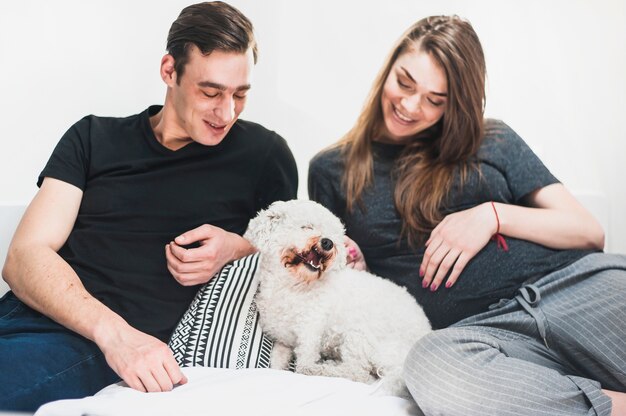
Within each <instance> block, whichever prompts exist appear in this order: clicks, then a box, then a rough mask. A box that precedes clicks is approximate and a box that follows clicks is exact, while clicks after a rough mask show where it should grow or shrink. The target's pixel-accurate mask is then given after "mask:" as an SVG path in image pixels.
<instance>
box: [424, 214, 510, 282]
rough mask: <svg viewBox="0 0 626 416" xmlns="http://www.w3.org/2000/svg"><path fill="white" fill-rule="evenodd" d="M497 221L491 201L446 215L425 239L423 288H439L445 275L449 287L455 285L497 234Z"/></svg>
mask: <svg viewBox="0 0 626 416" xmlns="http://www.w3.org/2000/svg"><path fill="white" fill-rule="evenodd" d="M497 228H498V223H497V220H496V216H495V213H494V212H493V207H492V206H491V203H490V202H485V203H483V204H480V205H478V206H475V207H474V208H470V209H467V210H464V211H459V212H455V213H453V214H450V215H447V216H446V217H445V218H444V219H443V221H441V222H440V223H439V224H438V225H437V226H436V227H435V229H434V230H433V231H432V233H431V234H430V238H429V239H428V241H426V252H425V253H424V258H423V259H422V264H421V265H420V277H423V280H422V287H424V288H427V287H429V286H430V290H431V292H434V291H435V290H437V289H438V288H439V287H440V286H441V283H442V281H443V279H444V278H445V277H446V275H447V274H448V272H449V271H450V270H452V271H451V272H450V276H449V277H448V280H447V281H446V288H450V287H452V285H453V284H454V283H455V282H456V281H457V279H458V278H459V275H460V274H461V272H462V271H463V269H464V268H465V266H466V265H467V263H468V262H469V261H470V260H471V259H472V258H473V257H474V256H475V255H476V254H477V253H478V252H479V251H480V250H482V248H483V247H485V246H486V245H487V243H488V242H489V239H490V238H491V236H492V235H494V234H495V233H496V230H497Z"/></svg>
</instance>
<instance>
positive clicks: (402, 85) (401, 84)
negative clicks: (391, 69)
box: [398, 80, 411, 90]
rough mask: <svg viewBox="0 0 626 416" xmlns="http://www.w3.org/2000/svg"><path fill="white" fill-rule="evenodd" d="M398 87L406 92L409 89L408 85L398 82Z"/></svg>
mask: <svg viewBox="0 0 626 416" xmlns="http://www.w3.org/2000/svg"><path fill="white" fill-rule="evenodd" d="M398 85H399V86H400V88H402V89H404V90H408V89H409V88H411V87H410V86H409V85H408V84H405V83H404V82H402V81H400V80H398Z"/></svg>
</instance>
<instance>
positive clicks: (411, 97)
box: [379, 49, 448, 143]
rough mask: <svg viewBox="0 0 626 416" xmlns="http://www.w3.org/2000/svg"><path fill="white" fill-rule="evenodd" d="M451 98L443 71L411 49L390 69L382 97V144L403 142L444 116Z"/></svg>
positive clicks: (422, 53)
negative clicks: (448, 100) (447, 101)
mask: <svg viewBox="0 0 626 416" xmlns="http://www.w3.org/2000/svg"><path fill="white" fill-rule="evenodd" d="M447 96H448V79H447V78H446V73H445V71H444V69H443V68H442V67H441V66H440V65H439V64H438V63H437V62H436V61H435V60H434V59H433V58H432V57H431V56H430V54H428V53H426V52H422V51H419V50H417V49H410V50H408V51H406V52H404V53H403V54H402V55H400V56H399V57H398V58H397V59H396V62H394V64H393V66H392V67H391V71H390V72H389V75H388V76H387V80H386V81H385V85H383V92H382V96H381V106H382V110H383V119H384V121H385V124H384V130H383V134H382V137H381V138H380V139H379V140H381V141H387V142H393V143H404V142H406V141H408V140H409V139H410V138H411V137H413V136H415V135H416V134H417V133H420V132H422V131H424V130H426V129H427V128H429V127H431V126H432V125H434V124H436V123H437V122H438V121H439V119H441V117H442V116H443V113H444V109H445V107H446V100H447Z"/></svg>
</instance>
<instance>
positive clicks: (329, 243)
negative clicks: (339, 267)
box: [321, 238, 333, 251]
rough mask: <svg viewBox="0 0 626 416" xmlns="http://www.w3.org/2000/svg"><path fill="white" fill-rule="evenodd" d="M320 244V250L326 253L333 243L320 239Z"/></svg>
mask: <svg viewBox="0 0 626 416" xmlns="http://www.w3.org/2000/svg"><path fill="white" fill-rule="evenodd" d="M321 244H322V248H323V249H324V250H326V251H328V250H330V249H331V248H333V242H332V240H329V239H328V238H322V241H321Z"/></svg>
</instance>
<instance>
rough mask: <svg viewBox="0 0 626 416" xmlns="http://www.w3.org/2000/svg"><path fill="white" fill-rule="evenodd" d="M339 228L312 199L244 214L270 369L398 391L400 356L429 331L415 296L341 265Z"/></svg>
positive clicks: (341, 233)
mask: <svg viewBox="0 0 626 416" xmlns="http://www.w3.org/2000/svg"><path fill="white" fill-rule="evenodd" d="M344 235H345V234H344V227H343V225H342V224H341V222H340V220H339V219H338V218H337V217H335V216H334V215H333V214H332V213H331V212H330V211H329V210H327V209H326V208H324V207H323V206H322V205H320V204H318V203H316V202H313V201H304V200H293V201H288V202H282V201H279V202H275V203H273V204H272V205H271V206H270V207H269V208H268V209H266V210H264V211H261V212H259V214H258V215H257V217H256V218H254V219H253V220H252V221H250V225H249V226H248V230H247V231H246V234H245V236H244V237H246V238H247V239H248V240H249V241H250V242H251V243H252V244H253V245H254V246H255V247H257V248H258V249H259V251H260V253H261V258H260V266H259V267H260V269H259V272H260V276H259V292H258V294H257V298H256V301H257V305H258V309H259V313H260V318H261V321H260V323H261V326H262V328H263V330H264V331H265V332H266V333H267V334H268V335H269V336H270V337H271V338H273V339H274V341H275V343H274V349H273V351H272V359H271V366H272V368H280V369H285V368H287V367H288V365H289V362H290V360H291V359H292V354H295V359H296V371H297V372H299V373H303V374H310V375H322V376H335V377H345V378H349V379H352V380H355V381H360V382H366V383H369V382H373V381H375V380H376V379H377V378H379V377H384V381H383V386H384V387H383V389H384V390H386V391H387V392H389V393H391V394H398V395H404V394H406V390H405V389H406V387H405V386H404V383H403V382H402V379H401V370H402V364H403V362H404V359H405V358H406V355H407V353H408V352H409V349H410V348H411V346H412V345H413V344H414V343H415V342H416V341H417V339H418V338H420V337H421V336H423V335H424V334H426V333H427V332H429V331H430V330H431V327H430V323H429V322H428V319H427V318H426V316H425V315H424V312H423V311H422V309H421V308H420V306H419V305H418V304H417V303H416V302H415V299H414V298H413V297H412V296H411V295H410V294H409V293H408V292H407V291H406V289H405V288H403V287H400V286H398V285H396V284H394V283H392V282H391V281H389V280H386V279H383V278H380V277H378V276H374V275H373V274H370V273H368V272H364V271H358V270H354V269H351V268H349V267H347V266H346V248H345V246H344Z"/></svg>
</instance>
